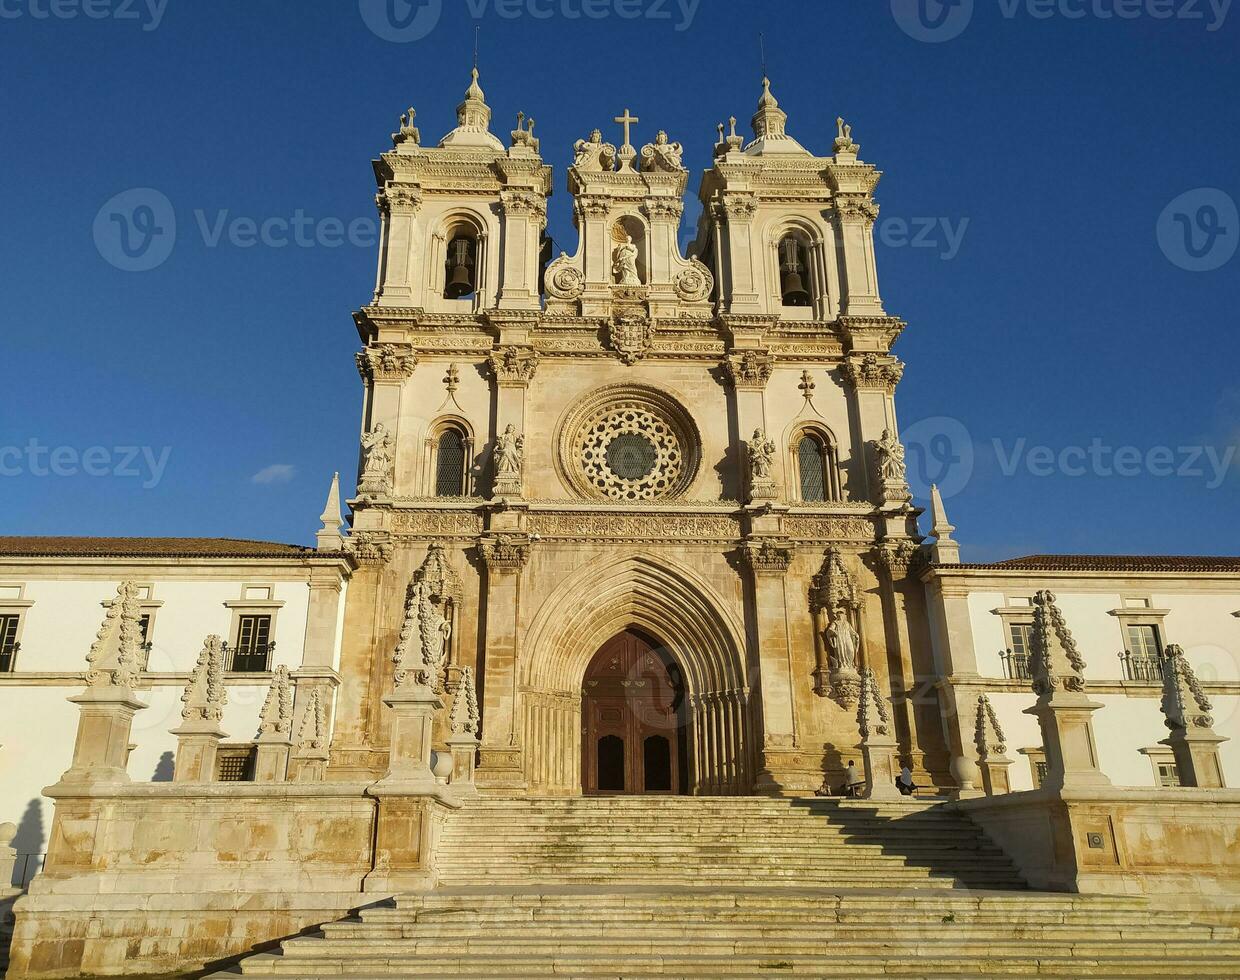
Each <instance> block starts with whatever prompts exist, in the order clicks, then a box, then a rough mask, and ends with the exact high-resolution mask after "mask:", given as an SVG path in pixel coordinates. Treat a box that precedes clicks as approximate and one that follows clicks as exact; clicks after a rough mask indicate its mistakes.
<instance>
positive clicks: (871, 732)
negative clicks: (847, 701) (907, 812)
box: [857, 667, 901, 800]
mask: <svg viewBox="0 0 1240 980" xmlns="http://www.w3.org/2000/svg"><path fill="white" fill-rule="evenodd" d="M857 728H858V730H859V731H860V733H861V758H862V761H863V764H864V766H865V792H864V794H863V795H864V797H865V798H866V799H867V800H898V799H900V798H901V796H900V791H899V790H898V789H897V788H896V776H897V775H898V774H899V772H900V765H899V763H898V762H897V760H896V739H895V735H894V734H893V732H892V724H891V716H890V714H889V713H888V711H887V704H886V702H885V701H884V700H883V698H882V696H881V695H880V693H879V690H878V679H877V677H876V676H875V674H874V670H873V669H872V668H870V667H866V668H865V669H864V670H862V672H861V697H860V700H859V702H858V704H857Z"/></svg>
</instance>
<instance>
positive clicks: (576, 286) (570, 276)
mask: <svg viewBox="0 0 1240 980" xmlns="http://www.w3.org/2000/svg"><path fill="white" fill-rule="evenodd" d="M572 261H573V260H572V259H570V258H569V257H568V253H566V252H561V253H560V257H559V258H558V259H556V260H555V261H554V262H552V263H551V265H549V266H548V267H547V276H546V288H547V295H548V296H550V297H552V298H553V299H563V300H573V299H578V298H580V296H581V294H582V293H583V292H585V288H586V280H585V276H583V275H582V274H581V270H579V269H576V268H574V267H573V265H572Z"/></svg>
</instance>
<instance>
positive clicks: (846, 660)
mask: <svg viewBox="0 0 1240 980" xmlns="http://www.w3.org/2000/svg"><path fill="white" fill-rule="evenodd" d="M860 640H861V638H860V637H859V636H858V635H857V631H856V630H855V629H853V625H852V623H850V622H849V621H848V614H847V613H846V612H845V610H843V609H836V610H835V612H834V615H833V616H832V617H831V625H830V626H828V627H827V642H828V643H829V644H830V645H831V672H832V673H833V674H834V673H836V672H839V671H850V670H851V671H855V670H856V669H857V650H858V649H859V647H860Z"/></svg>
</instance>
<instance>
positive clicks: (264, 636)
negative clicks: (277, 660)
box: [231, 616, 275, 674]
mask: <svg viewBox="0 0 1240 980" xmlns="http://www.w3.org/2000/svg"><path fill="white" fill-rule="evenodd" d="M274 646H275V644H274V643H272V642H271V617H270V616H241V617H239V619H238V625H237V646H236V647H235V648H234V649H233V657H232V668H231V669H232V670H234V671H237V672H239V673H245V674H254V673H262V672H263V671H265V670H269V669H270V666H269V664H270V660H271V650H272V648H273V647H274Z"/></svg>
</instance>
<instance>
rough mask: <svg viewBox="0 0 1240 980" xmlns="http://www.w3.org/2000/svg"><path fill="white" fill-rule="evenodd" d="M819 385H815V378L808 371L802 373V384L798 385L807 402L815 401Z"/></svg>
mask: <svg viewBox="0 0 1240 980" xmlns="http://www.w3.org/2000/svg"><path fill="white" fill-rule="evenodd" d="M817 387H818V385H816V384H815V383H814V376H813V375H812V374H810V373H809V372H808V371H802V372H801V383H800V384H799V385H797V389H798V390H799V391H800V392H801V396H802V397H803V398H804V399H805V400H806V401H807V402H809V401H813V400H814V389H815V388H817Z"/></svg>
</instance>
